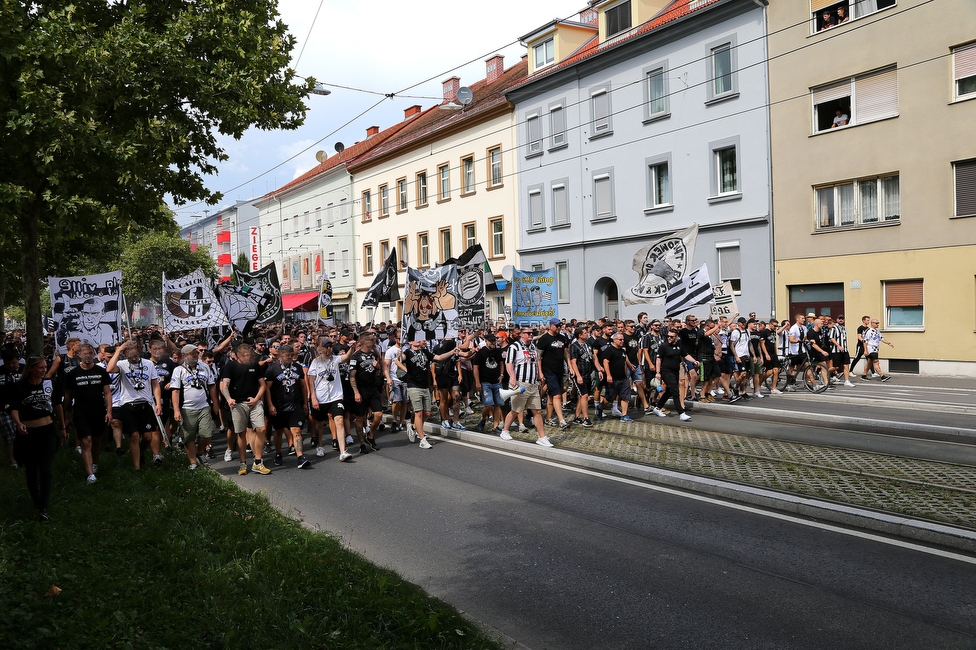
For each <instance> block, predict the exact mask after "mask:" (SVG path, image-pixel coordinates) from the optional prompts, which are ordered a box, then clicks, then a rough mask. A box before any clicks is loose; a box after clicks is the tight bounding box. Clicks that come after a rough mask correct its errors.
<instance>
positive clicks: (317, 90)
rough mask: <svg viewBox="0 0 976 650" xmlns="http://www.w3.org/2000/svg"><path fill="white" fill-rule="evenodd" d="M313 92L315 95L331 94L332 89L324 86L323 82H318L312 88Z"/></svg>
mask: <svg viewBox="0 0 976 650" xmlns="http://www.w3.org/2000/svg"><path fill="white" fill-rule="evenodd" d="M311 93H312V94H313V95H331V94H332V91H331V90H329V89H328V88H326V87H325V86H323V85H322V84H320V83H318V82H316V83H315V86H314V87H313V88H312V90H311Z"/></svg>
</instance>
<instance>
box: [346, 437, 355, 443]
mask: <svg viewBox="0 0 976 650" xmlns="http://www.w3.org/2000/svg"><path fill="white" fill-rule="evenodd" d="M354 442H356V441H355V440H353V439H352V436H346V444H347V445H351V444H353V443H354Z"/></svg>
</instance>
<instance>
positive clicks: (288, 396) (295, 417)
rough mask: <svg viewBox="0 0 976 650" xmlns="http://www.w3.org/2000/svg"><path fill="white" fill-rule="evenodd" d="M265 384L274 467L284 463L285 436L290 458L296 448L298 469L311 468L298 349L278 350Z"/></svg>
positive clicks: (303, 377)
mask: <svg viewBox="0 0 976 650" xmlns="http://www.w3.org/2000/svg"><path fill="white" fill-rule="evenodd" d="M264 381H265V386H266V388H267V390H266V391H265V398H264V399H265V405H266V406H267V410H268V415H270V416H271V427H272V429H273V430H274V446H275V457H274V464H275V465H283V464H284V459H283V458H282V456H281V438H282V434H285V435H287V437H288V447H289V455H291V451H290V450H292V449H294V450H295V454H296V455H297V456H298V469H311V468H312V464H311V463H310V462H309V461H308V459H307V458H305V456H304V455H303V451H302V425H304V424H305V423H306V422H307V421H308V398H307V396H306V395H305V370H304V368H302V365H301V364H300V363H298V362H297V361H295V348H293V347H292V346H291V345H282V346H281V347H280V348H279V349H278V361H277V362H276V363H272V364H271V365H270V366H268V369H267V371H266V372H265V374H264Z"/></svg>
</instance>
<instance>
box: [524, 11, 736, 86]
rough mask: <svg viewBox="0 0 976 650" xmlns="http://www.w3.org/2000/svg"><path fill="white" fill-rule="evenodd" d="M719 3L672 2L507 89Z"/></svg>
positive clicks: (592, 41)
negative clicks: (629, 26)
mask: <svg viewBox="0 0 976 650" xmlns="http://www.w3.org/2000/svg"><path fill="white" fill-rule="evenodd" d="M721 1H722V0H702V1H701V3H700V4H698V5H696V6H694V7H692V6H691V0H673V1H672V2H671V4H669V5H667V6H666V7H664V9H662V10H661V11H660V12H658V14H657V15H656V16H654V17H653V18H651V19H650V20H648V21H647V22H645V23H642V24H640V25H637V26H636V27H633V28H631V29H630V30H629V31H627V32H624V33H623V34H620V35H618V36H614V37H612V38H608V39H607V40H605V41H604V42H603V43H600V42H599V36H594V37H593V38H591V39H590V40H588V41H587V42H586V43H584V44H583V45H581V46H580V47H579V49H577V50H576V51H575V52H573V54H571V55H570V56H569V57H567V58H565V59H563V60H562V61H560V62H559V63H557V64H556V65H554V66H550V67H548V68H544V69H542V70H539V71H538V72H536V73H535V74H534V75H532V76H531V77H528V78H527V79H525V80H524V81H522V82H521V83H519V84H517V85H515V86H513V87H511V88H509V90H515V89H517V88H521V87H523V86H526V85H528V84H530V83H533V82H535V81H538V80H539V79H543V78H545V77H548V76H550V75H552V74H554V73H556V72H558V71H560V70H564V69H565V68H568V67H570V66H572V65H575V64H577V63H579V62H580V61H583V60H586V59H589V58H590V57H592V56H596V55H598V54H601V53H603V52H605V51H607V50H609V49H612V48H615V47H617V46H619V45H621V44H623V43H627V42H630V41H633V40H635V39H637V38H640V37H641V36H643V35H645V34H647V33H648V32H651V31H653V30H655V29H659V28H661V27H663V26H665V25H667V24H669V23H673V22H674V21H676V20H678V19H679V18H683V17H685V16H687V15H689V14H692V13H697V12H699V11H702V10H703V9H704V8H706V7H710V6H712V5H714V4H716V3H718V2H721ZM536 31H538V30H536Z"/></svg>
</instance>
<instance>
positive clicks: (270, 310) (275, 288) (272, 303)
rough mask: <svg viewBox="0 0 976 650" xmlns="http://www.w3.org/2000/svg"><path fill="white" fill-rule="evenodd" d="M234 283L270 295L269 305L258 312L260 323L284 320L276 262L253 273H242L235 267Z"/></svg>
mask: <svg viewBox="0 0 976 650" xmlns="http://www.w3.org/2000/svg"><path fill="white" fill-rule="evenodd" d="M234 281H235V282H236V283H237V284H238V285H240V286H248V287H251V288H252V289H258V290H260V291H263V292H264V293H265V294H267V295H268V297H269V300H268V302H267V304H266V305H265V306H264V307H263V308H262V309H261V311H260V312H258V322H259V323H276V322H278V321H280V320H281V319H282V318H284V315H285V312H284V310H282V308H281V283H280V282H279V281H278V269H277V268H276V267H275V263H274V262H271V263H270V264H268V265H267V266H265V267H264V268H262V269H260V270H258V271H253V272H247V271H241V270H240V269H238V268H237V267H236V266H235V267H234Z"/></svg>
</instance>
